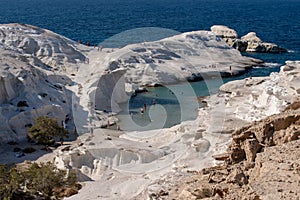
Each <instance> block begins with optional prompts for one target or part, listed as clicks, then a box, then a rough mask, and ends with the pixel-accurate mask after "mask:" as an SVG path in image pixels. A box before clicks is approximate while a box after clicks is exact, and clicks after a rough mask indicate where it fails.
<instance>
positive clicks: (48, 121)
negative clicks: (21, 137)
mask: <svg viewBox="0 0 300 200" xmlns="http://www.w3.org/2000/svg"><path fill="white" fill-rule="evenodd" d="M68 135H69V133H68V130H67V129H64V128H63V127H62V126H60V125H58V123H57V119H56V118H50V117H48V116H40V117H37V118H36V119H35V124H34V125H33V126H32V127H30V128H29V129H28V137H29V138H30V139H31V140H33V141H35V142H36V143H38V144H44V145H51V144H53V143H54V142H55V138H56V137H59V138H64V137H68Z"/></svg>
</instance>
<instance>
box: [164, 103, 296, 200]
mask: <svg viewBox="0 0 300 200" xmlns="http://www.w3.org/2000/svg"><path fill="white" fill-rule="evenodd" d="M232 136H233V137H232V138H233V140H232V143H231V145H230V146H229V148H228V152H227V153H226V154H223V155H218V156H216V157H215V158H216V159H218V160H224V161H225V162H224V164H222V165H220V166H216V167H212V168H207V169H204V170H202V171H201V172H194V173H192V174H191V176H190V177H189V178H187V179H186V180H184V181H183V182H182V184H181V186H179V187H177V188H172V190H171V192H169V195H168V197H165V199H245V200H250V199H251V200H252V199H253V200H264V199H272V200H275V199H293V200H294V199H300V140H299V138H300V101H299V100H298V101H296V102H294V103H293V104H291V105H290V106H289V107H288V108H287V109H286V110H285V111H284V112H282V113H281V114H278V115H273V116H270V117H268V118H266V119H264V120H261V121H259V122H255V123H253V124H251V125H249V126H245V127H243V128H241V129H239V130H236V131H235V132H234V133H233V134H232Z"/></svg>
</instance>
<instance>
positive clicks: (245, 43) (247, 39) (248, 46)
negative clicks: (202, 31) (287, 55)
mask: <svg viewBox="0 0 300 200" xmlns="http://www.w3.org/2000/svg"><path fill="white" fill-rule="evenodd" d="M211 31H212V32H213V33H215V34H216V35H217V36H219V37H221V38H223V39H224V41H225V42H226V43H227V44H228V45H229V46H231V47H233V48H235V49H237V50H239V51H241V52H244V51H247V52H259V53H284V52H287V50H286V49H285V48H283V47H280V46H278V45H276V44H274V43H269V42H263V41H262V40H261V39H260V38H259V37H257V35H256V33H255V32H250V33H248V34H247V35H245V36H242V37H241V38H240V39H239V38H238V34H237V32H236V31H235V30H233V29H231V28H229V27H227V26H223V25H214V26H212V27H211Z"/></svg>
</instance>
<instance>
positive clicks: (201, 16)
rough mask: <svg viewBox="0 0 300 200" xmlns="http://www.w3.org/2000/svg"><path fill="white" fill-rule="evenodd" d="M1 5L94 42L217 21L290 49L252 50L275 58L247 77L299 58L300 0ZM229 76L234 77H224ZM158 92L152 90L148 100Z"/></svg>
mask: <svg viewBox="0 0 300 200" xmlns="http://www.w3.org/2000/svg"><path fill="white" fill-rule="evenodd" d="M0 5H1V6H0V23H1V24H3V23H13V22H17V23H26V24H32V25H36V26H39V27H42V28H46V29H49V30H52V31H54V32H56V33H58V34H61V35H64V36H66V37H68V38H70V39H72V40H75V41H78V40H81V41H83V42H87V41H89V42H91V43H92V44H98V43H101V42H103V41H104V40H105V39H107V38H110V37H112V36H114V35H115V34H118V33H121V32H123V31H126V30H130V29H135V28H143V27H159V28H166V29H171V30H175V31H178V32H186V31H193V30H209V29H210V27H211V26H212V25H216V24H220V25H226V26H229V27H230V28H233V29H235V30H236V31H237V32H238V34H239V36H243V35H245V34H247V33H248V32H250V31H254V32H256V33H257V36H258V37H260V38H261V39H262V40H263V41H267V42H274V43H276V44H278V45H280V46H283V47H285V48H286V49H288V50H289V52H288V53H284V54H257V53H253V54H247V55H248V56H252V57H256V58H260V59H262V60H264V61H265V62H267V63H273V64H272V65H270V66H273V67H270V68H265V69H253V70H251V71H250V72H248V73H247V74H245V75H243V76H242V77H246V76H250V75H251V76H264V75H268V74H269V73H270V72H272V71H278V70H279V65H282V64H284V62H285V61H286V60H297V59H298V60H300V12H299V11H300V0H151V1H150V0H84V1H83V0H0ZM276 63H277V64H279V65H276ZM242 77H237V78H242ZM229 80H232V79H224V80H223V81H224V82H227V81H229ZM192 85H193V88H194V89H195V92H196V94H197V96H203V95H208V94H209V91H207V90H205V89H203V88H205V85H206V84H205V83H203V82H202V83H201V82H200V83H193V84H192ZM217 86H218V84H216V88H217ZM163 90H165V89H163V88H161V89H158V90H155V89H154V91H153V92H154V93H161V92H162V91H163ZM166 91H168V90H166ZM154 93H153V94H147V95H150V97H149V101H152V97H153V95H154ZM147 95H146V96H138V97H137V98H136V100H134V99H132V100H131V103H130V109H131V110H132V111H135V112H136V111H137V110H134V109H135V108H139V107H141V106H142V105H143V103H144V101H145V98H146V99H147ZM162 96H163V95H162ZM139 98H140V100H139ZM170 99H171V100H170ZM158 101H161V102H159V103H161V104H164V105H166V106H168V105H171V111H170V112H174V109H177V108H174V107H172V105H176V104H178V103H176V102H177V101H176V98H175V100H174V99H172V98H171V97H170V98H169V97H166V98H165V99H163V98H160V100H158ZM147 103H148V102H147ZM149 103H150V102H149ZM168 112H169V111H168ZM174 123H175V124H176V123H177V122H176V120H171V122H170V123H169V125H166V126H170V125H171V124H174Z"/></svg>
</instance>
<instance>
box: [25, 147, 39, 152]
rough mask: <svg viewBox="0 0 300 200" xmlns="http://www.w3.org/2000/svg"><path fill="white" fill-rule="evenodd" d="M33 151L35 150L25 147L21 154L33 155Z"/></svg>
mask: <svg viewBox="0 0 300 200" xmlns="http://www.w3.org/2000/svg"><path fill="white" fill-rule="evenodd" d="M35 151H36V149H35V148H33V147H26V148H25V149H23V150H22V152H23V153H33V152H35Z"/></svg>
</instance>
